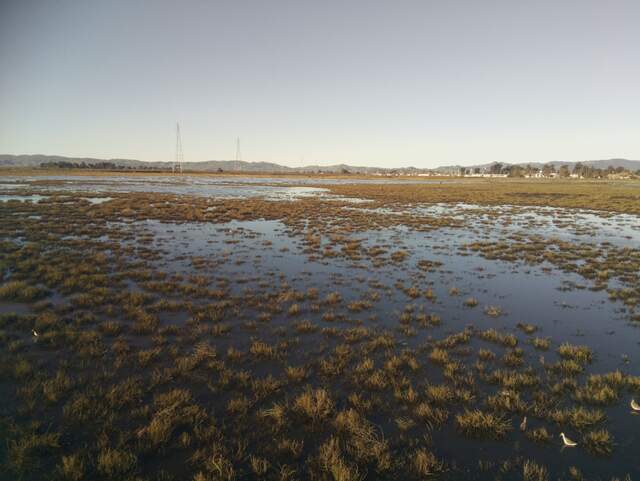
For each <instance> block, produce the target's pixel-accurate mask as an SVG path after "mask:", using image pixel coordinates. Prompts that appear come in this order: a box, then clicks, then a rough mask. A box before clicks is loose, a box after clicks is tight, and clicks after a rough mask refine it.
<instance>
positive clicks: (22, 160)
mask: <svg viewBox="0 0 640 481" xmlns="http://www.w3.org/2000/svg"><path fill="white" fill-rule="evenodd" d="M52 163H56V164H65V163H66V164H74V165H77V166H82V165H83V164H84V165H85V166H87V167H97V168H123V169H140V170H171V167H172V165H173V164H172V162H146V161H142V160H135V159H95V158H91V157H63V156H60V155H8V154H0V168H1V167H41V166H43V165H44V166H46V165H47V164H52ZM576 163H577V162H566V161H554V162H547V163H546V164H552V165H553V166H554V167H555V168H556V169H557V168H559V167H560V166H562V165H567V166H569V167H570V168H573V166H574V165H575V164H576ZM581 163H582V164H584V165H589V166H591V167H595V168H599V169H606V168H608V167H614V168H617V167H623V168H624V169H627V170H631V171H637V170H640V160H628V159H607V160H585V161H583V162H581ZM494 164H496V162H492V163H489V164H478V165H470V166H461V165H452V166H443V167H437V168H435V169H419V168H416V167H403V168H398V169H385V168H380V167H364V166H353V165H347V164H337V165H329V166H326V165H322V166H321V165H309V166H305V167H286V166H284V165H279V164H275V163H272V162H244V161H238V160H207V161H204V162H185V163H184V164H183V168H184V169H185V170H189V171H196V172H218V171H220V170H222V171H223V172H271V173H305V172H306V173H310V172H313V173H316V172H325V173H342V172H350V173H355V174H393V173H398V174H423V173H428V172H433V171H435V172H439V173H457V172H459V171H460V169H475V168H479V169H482V170H488V169H490V167H491V166H492V165H494ZM546 164H545V163H540V162H528V163H520V164H509V163H506V162H502V165H503V166H507V165H531V166H532V167H537V168H542V167H543V166H544V165H546Z"/></svg>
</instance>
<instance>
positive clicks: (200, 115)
mask: <svg viewBox="0 0 640 481" xmlns="http://www.w3.org/2000/svg"><path fill="white" fill-rule="evenodd" d="M638 25H640V1H638V0H607V1H603V0H575V1H574V0H553V1H547V0H537V1H524V0H522V1H520V0H500V1H498V0H493V1H491V0H485V1H477V0H468V1H461V0H450V1H431V0H416V1H406V0H396V1H383V0H368V1H360V0H351V1H344V0H343V1H334V0H324V1H307V0H291V1H282V0H270V1H264V0H255V1H246V0H230V1H216V0H208V1H204V0H202V1H199V0H181V1H176V0H170V1H169V0H109V1H104V0H100V1H97V0H76V1H70V0H57V1H49V0H40V1H34V0H0V153H4V154H51V155H66V156H81V157H98V158H129V159H140V160H153V161H158V160H165V161H168V160H172V159H173V158H174V156H175V129H176V122H180V127H181V132H182V144H183V149H184V158H185V160H186V161H203V160H224V159H234V158H235V155H236V138H238V137H239V138H240V142H241V153H242V160H247V161H268V162H277V163H280V164H283V165H289V166H298V165H308V164H320V165H329V164H335V163H348V164H352V165H369V166H380V167H394V168H396V167H403V166H409V165H412V166H416V167H424V168H429V167H436V166H439V165H451V164H461V165H472V164H476V163H485V162H491V161H499V162H534V161H541V162H544V161H554V160H574V161H578V160H589V159H607V158H611V157H624V158H630V159H640V28H639V27H638Z"/></svg>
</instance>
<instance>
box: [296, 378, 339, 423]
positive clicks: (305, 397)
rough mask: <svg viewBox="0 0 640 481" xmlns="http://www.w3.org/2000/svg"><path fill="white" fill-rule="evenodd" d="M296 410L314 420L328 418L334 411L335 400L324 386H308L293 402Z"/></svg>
mask: <svg viewBox="0 0 640 481" xmlns="http://www.w3.org/2000/svg"><path fill="white" fill-rule="evenodd" d="M293 409H294V411H296V412H298V413H300V414H302V415H304V416H306V417H307V418H309V419H311V421H313V422H317V421H320V420H322V419H326V418H327V417H328V416H329V415H330V414H331V413H332V412H333V400H332V399H331V396H330V395H329V393H328V392H327V391H326V390H325V389H322V388H319V389H315V390H314V389H311V388H309V387H308V388H307V389H306V390H305V392H303V393H302V394H300V395H299V396H298V397H297V398H296V399H295V401H294V403H293Z"/></svg>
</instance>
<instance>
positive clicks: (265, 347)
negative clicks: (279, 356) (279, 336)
mask: <svg viewBox="0 0 640 481" xmlns="http://www.w3.org/2000/svg"><path fill="white" fill-rule="evenodd" d="M249 352H250V353H251V354H253V355H254V356H256V357H259V358H264V359H272V358H274V357H276V350H275V348H274V347H273V346H270V345H269V344H267V343H265V342H262V341H253V342H252V343H251V347H250V348H249Z"/></svg>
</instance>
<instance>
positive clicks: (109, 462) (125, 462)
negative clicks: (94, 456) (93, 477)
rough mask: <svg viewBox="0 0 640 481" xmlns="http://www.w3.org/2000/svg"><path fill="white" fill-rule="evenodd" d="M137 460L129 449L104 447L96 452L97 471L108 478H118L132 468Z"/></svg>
mask: <svg viewBox="0 0 640 481" xmlns="http://www.w3.org/2000/svg"><path fill="white" fill-rule="evenodd" d="M137 462H138V460H137V457H136V456H135V455H134V454H133V453H132V452H131V451H128V450H127V451H125V450H122V449H111V448H105V449H103V450H102V451H100V453H99V454H98V460H97V467H98V471H100V472H101V473H102V474H104V475H105V476H107V477H109V478H112V479H113V478H118V477H120V476H123V475H126V474H128V473H130V472H131V471H133V470H134V468H135V467H136V464H137Z"/></svg>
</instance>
